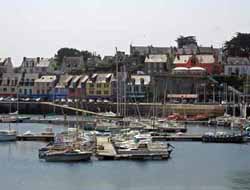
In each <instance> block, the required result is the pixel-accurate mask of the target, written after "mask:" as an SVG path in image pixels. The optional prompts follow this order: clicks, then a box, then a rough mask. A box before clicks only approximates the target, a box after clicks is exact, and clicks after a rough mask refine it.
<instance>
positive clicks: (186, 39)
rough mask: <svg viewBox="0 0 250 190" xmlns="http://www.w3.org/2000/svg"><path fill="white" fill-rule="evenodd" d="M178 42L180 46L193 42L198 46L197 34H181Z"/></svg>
mask: <svg viewBox="0 0 250 190" xmlns="http://www.w3.org/2000/svg"><path fill="white" fill-rule="evenodd" d="M176 42H177V44H178V48H183V46H186V45H191V44H193V45H196V46H197V41H196V37H195V36H179V37H178V38H177V40H176Z"/></svg>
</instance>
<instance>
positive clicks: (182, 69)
mask: <svg viewBox="0 0 250 190" xmlns="http://www.w3.org/2000/svg"><path fill="white" fill-rule="evenodd" d="M188 70H189V69H188V68H187V67H175V68H174V69H173V71H188Z"/></svg>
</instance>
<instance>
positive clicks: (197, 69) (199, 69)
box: [189, 67, 206, 71]
mask: <svg viewBox="0 0 250 190" xmlns="http://www.w3.org/2000/svg"><path fill="white" fill-rule="evenodd" d="M189 70H190V71H206V69H204V68H202V67H191V68H190V69H189Z"/></svg>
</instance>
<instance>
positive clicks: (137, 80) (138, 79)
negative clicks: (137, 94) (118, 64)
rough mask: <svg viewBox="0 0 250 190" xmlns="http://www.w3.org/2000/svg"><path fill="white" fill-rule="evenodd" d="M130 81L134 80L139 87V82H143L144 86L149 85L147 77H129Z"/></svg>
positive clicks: (148, 77)
mask: <svg viewBox="0 0 250 190" xmlns="http://www.w3.org/2000/svg"><path fill="white" fill-rule="evenodd" d="M131 79H134V80H135V84H136V85H140V84H141V80H144V85H149V83H150V80H151V78H150V76H149V75H131Z"/></svg>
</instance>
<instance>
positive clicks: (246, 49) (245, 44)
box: [224, 32, 250, 57]
mask: <svg viewBox="0 0 250 190" xmlns="http://www.w3.org/2000/svg"><path fill="white" fill-rule="evenodd" d="M224 52H225V54H226V56H232V57H235V56H239V57H249V55H250V33H240V32H238V33H237V34H236V36H233V37H232V39H231V40H229V41H227V42H226V43H225V44H224Z"/></svg>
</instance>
